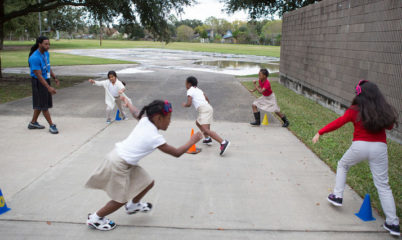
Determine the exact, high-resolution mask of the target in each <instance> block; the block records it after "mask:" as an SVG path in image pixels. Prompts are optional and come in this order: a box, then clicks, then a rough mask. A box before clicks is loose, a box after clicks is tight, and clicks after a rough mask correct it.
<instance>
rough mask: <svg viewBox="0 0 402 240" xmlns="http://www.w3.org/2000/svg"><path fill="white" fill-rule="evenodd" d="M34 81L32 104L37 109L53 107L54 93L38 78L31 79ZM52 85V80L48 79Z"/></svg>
mask: <svg viewBox="0 0 402 240" xmlns="http://www.w3.org/2000/svg"><path fill="white" fill-rule="evenodd" d="M31 82H32V105H33V109H35V110H45V111H46V110H48V109H49V108H52V107H53V100H52V94H51V93H50V92H49V91H48V90H47V88H46V87H45V86H43V84H42V83H41V82H40V81H39V80H38V79H36V78H32V79H31ZM46 82H47V83H48V84H49V86H50V80H49V79H46Z"/></svg>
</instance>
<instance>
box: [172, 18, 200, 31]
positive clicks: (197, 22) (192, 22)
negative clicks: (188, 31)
mask: <svg viewBox="0 0 402 240" xmlns="http://www.w3.org/2000/svg"><path fill="white" fill-rule="evenodd" d="M174 25H175V26H176V27H179V26H180V25H187V26H189V27H191V28H192V29H194V28H196V27H197V26H201V25H202V21H201V20H198V19H185V20H181V21H177V20H176V21H175V22H174Z"/></svg>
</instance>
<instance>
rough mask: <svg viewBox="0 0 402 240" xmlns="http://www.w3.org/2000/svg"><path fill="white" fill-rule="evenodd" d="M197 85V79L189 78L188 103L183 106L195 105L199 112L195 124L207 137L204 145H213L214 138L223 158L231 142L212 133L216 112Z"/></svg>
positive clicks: (187, 85)
mask: <svg viewBox="0 0 402 240" xmlns="http://www.w3.org/2000/svg"><path fill="white" fill-rule="evenodd" d="M197 85H198V80H197V78H195V77H193V76H190V77H188V78H187V80H186V88H187V102H184V103H183V104H182V106H183V107H191V105H194V107H195V109H196V110H197V112H198V117H197V120H196V121H195V123H196V124H197V127H198V128H199V129H200V130H201V132H202V133H203V134H204V137H205V139H204V141H203V143H204V144H207V145H212V139H211V138H213V139H214V140H215V141H217V142H218V143H220V145H221V147H220V155H221V156H222V155H223V154H225V152H226V150H227V149H228V147H229V145H230V142H229V141H228V140H224V139H222V138H221V137H220V136H219V135H218V134H217V133H216V132H214V131H211V123H212V118H213V112H214V110H213V108H212V106H211V105H210V104H209V99H208V97H207V96H206V95H205V93H204V92H203V91H202V90H201V89H200V88H198V87H197Z"/></svg>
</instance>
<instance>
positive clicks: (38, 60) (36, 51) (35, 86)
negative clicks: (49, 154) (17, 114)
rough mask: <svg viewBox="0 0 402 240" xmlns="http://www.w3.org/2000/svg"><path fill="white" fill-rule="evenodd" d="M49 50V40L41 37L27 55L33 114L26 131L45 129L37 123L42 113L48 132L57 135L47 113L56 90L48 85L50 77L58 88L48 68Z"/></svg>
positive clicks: (57, 83) (56, 80)
mask: <svg viewBox="0 0 402 240" xmlns="http://www.w3.org/2000/svg"><path fill="white" fill-rule="evenodd" d="M49 48H50V42H49V38H47V37H44V36H41V37H38V38H37V39H36V43H35V44H34V45H33V46H32V48H31V52H30V53H29V59H28V62H29V68H30V70H31V77H32V79H31V81H32V104H33V109H34V113H33V116H32V120H31V122H30V123H29V124H28V129H44V128H45V127H44V126H42V125H40V124H39V123H38V117H39V114H40V113H41V112H42V113H43V116H44V117H45V118H46V120H47V122H48V123H49V126H50V127H49V131H50V132H51V133H53V134H57V133H59V131H58V130H57V128H56V125H55V124H54V123H53V122H52V118H51V117H50V112H49V108H52V107H53V101H52V95H54V94H56V89H54V88H53V87H52V86H51V84H50V77H52V78H53V79H54V80H55V82H56V85H57V86H59V84H60V82H59V80H58V79H57V78H56V75H54V73H53V71H52V70H51V68H50V60H49V52H48V50H49Z"/></svg>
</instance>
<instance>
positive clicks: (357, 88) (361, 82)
mask: <svg viewBox="0 0 402 240" xmlns="http://www.w3.org/2000/svg"><path fill="white" fill-rule="evenodd" d="M365 82H368V81H367V80H360V81H359V83H358V84H357V86H356V95H357V96H359V95H360V94H361V93H362V88H361V86H360V85H361V84H363V83H365Z"/></svg>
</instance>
